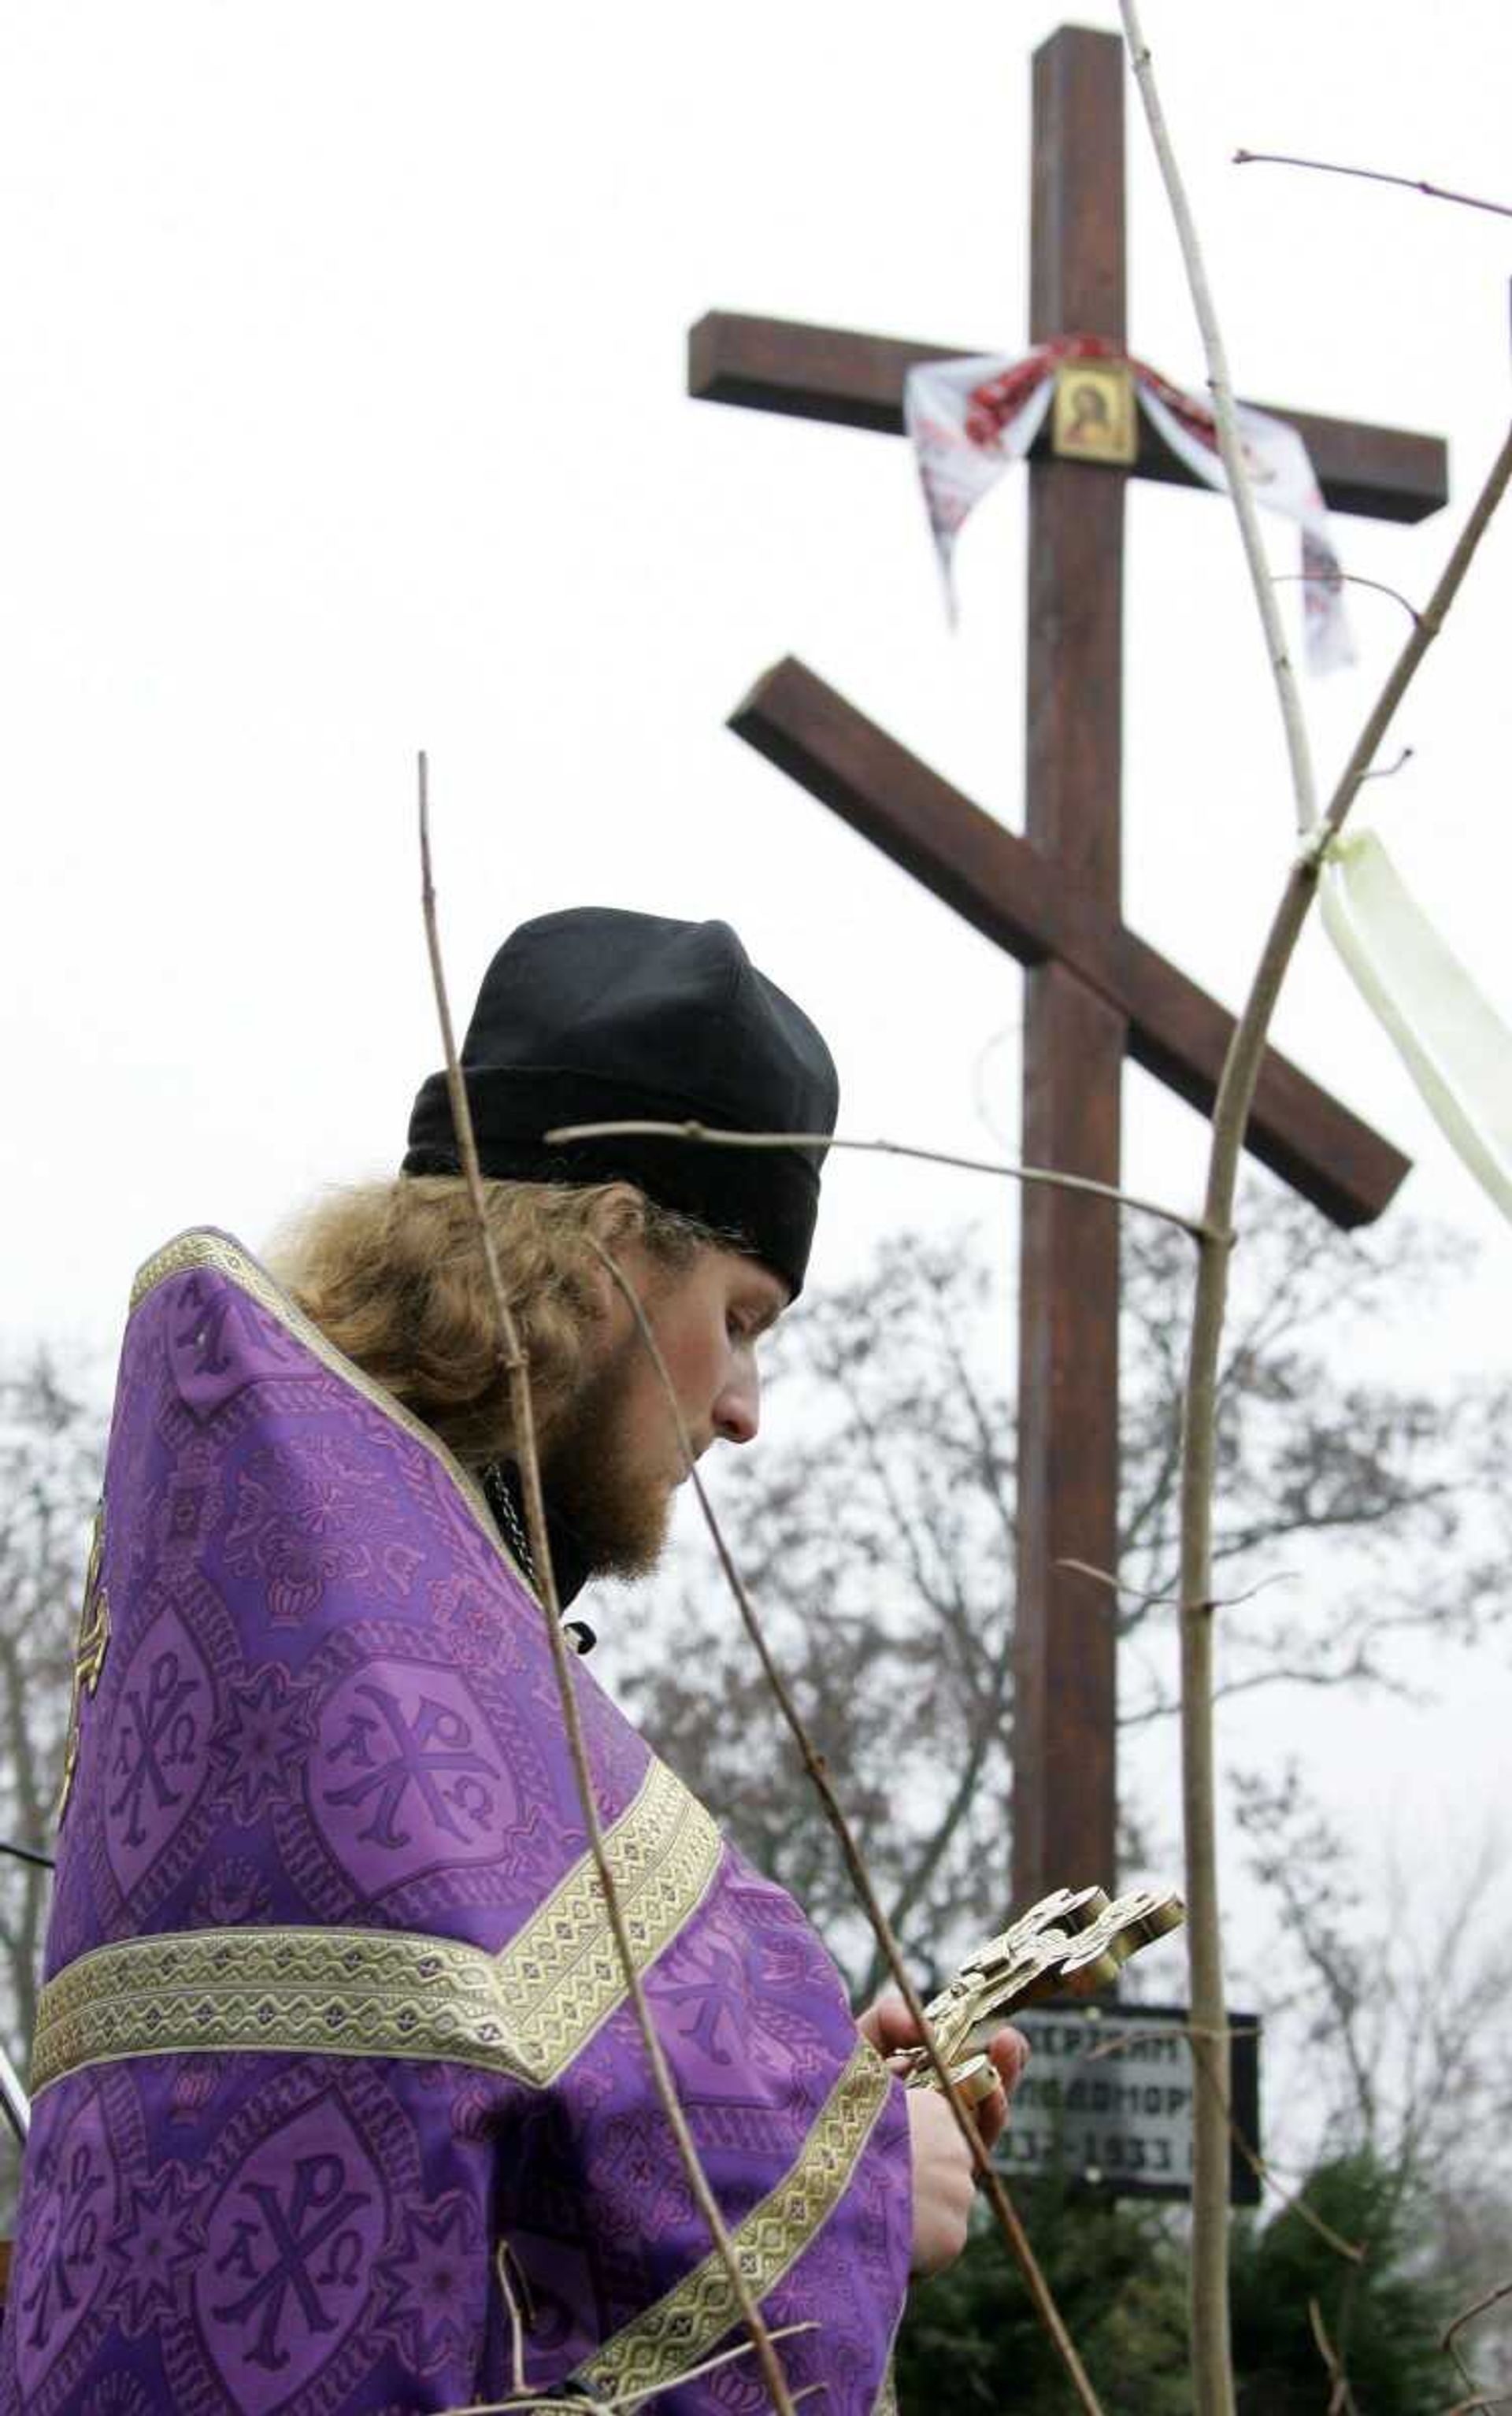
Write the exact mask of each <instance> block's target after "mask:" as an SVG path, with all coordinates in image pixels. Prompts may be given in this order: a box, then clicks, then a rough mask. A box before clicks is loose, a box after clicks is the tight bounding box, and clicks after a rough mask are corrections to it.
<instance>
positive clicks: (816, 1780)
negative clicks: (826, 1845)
mask: <svg viewBox="0 0 1512 2416" xmlns="http://www.w3.org/2000/svg"><path fill="white" fill-rule="evenodd" d="M594 1248H595V1249H596V1250H597V1254H598V1257H599V1258H600V1260H601V1261H602V1262H603V1264H604V1266H605V1267H606V1268H607V1270H608V1272H609V1274H610V1276H612V1279H613V1282H614V1284H615V1285H616V1287H617V1289H618V1291H619V1292H620V1295H621V1297H622V1298H623V1299H624V1301H625V1302H626V1304H627V1307H628V1308H629V1311H630V1314H631V1316H632V1317H633V1319H634V1321H635V1325H636V1331H637V1332H638V1334H639V1335H640V1337H641V1340H642V1343H643V1346H644V1348H645V1350H646V1351H647V1353H648V1355H649V1357H650V1359H651V1363H652V1365H653V1367H655V1369H656V1371H657V1376H658V1382H660V1385H661V1389H662V1393H663V1395H664V1396H665V1398H666V1402H667V1409H668V1413H669V1415H670V1417H671V1419H672V1424H673V1431H674V1433H675V1435H676V1437H677V1447H678V1450H679V1452H680V1453H681V1455H682V1460H683V1465H684V1468H685V1469H686V1471H687V1472H688V1477H689V1479H690V1480H691V1483H692V1487H693V1491H694V1494H695V1495H696V1497H697V1500H698V1505H699V1508H700V1510H701V1511H702V1513H703V1523H704V1525H705V1526H706V1527H707V1529H708V1532H709V1539H710V1541H711V1542H712V1544H713V1546H714V1549H715V1552H716V1554H717V1556H718V1563H719V1566H720V1568H721V1569H722V1570H723V1572H724V1577H725V1582H726V1583H727V1584H728V1586H729V1588H730V1591H731V1593H732V1594H733V1596H734V1600H735V1607H736V1608H737V1609H738V1611H739V1613H740V1617H741V1622H742V1624H743V1625H744V1627H745V1630H746V1633H747V1635H748V1637H749V1638H750V1640H751V1643H752V1644H753V1645H754V1647H755V1650H756V1656H757V1659H758V1660H759V1661H760V1663H761V1665H762V1670H763V1673H764V1677H765V1679H766V1683H767V1684H768V1685H769V1686H770V1688H771V1690H772V1693H773V1695H774V1696H775V1697H776V1699H777V1704H778V1708H779V1711H780V1712H781V1714H782V1717H783V1719H784V1720H785V1721H786V1723H787V1727H788V1730H789V1733H790V1734H791V1735H792V1737H793V1741H794V1744H796V1746H797V1748H798V1752H799V1754H800V1756H801V1757H802V1760H803V1766H804V1768H805V1770H806V1771H807V1772H808V1774H809V1779H810V1780H811V1782H812V1784H813V1787H814V1789H815V1791H816V1793H817V1794H818V1797H819V1800H820V1803H821V1804H822V1805H823V1807H824V1818H825V1819H826V1820H827V1821H828V1822H829V1825H830V1827H831V1829H832V1830H833V1831H834V1833H835V1835H836V1838H837V1840H838V1841H839V1849H840V1853H841V1855H842V1857H843V1859H844V1863H845V1867H846V1870H847V1872H848V1873H849V1875H850V1880H851V1884H852V1886H853V1887H854V1890H855V1893H856V1896H857V1898H858V1900H859V1902H860V1905H861V1909H862V1910H863V1911H864V1912H865V1914H866V1917H867V1919H868V1921H869V1923H870V1925H871V1930H872V1934H873V1936H874V1937H875V1939H876V1940H877V1943H878V1945H879V1946H880V1947H881V1949H882V1953H883V1956H884V1958H885V1962H886V1965H887V1969H888V1971H890V1972H891V1974H892V1976H893V1979H894V1980H895V1981H896V1983H897V1985H898V1988H899V1991H900V1995H901V1997H902V2000H903V2002H904V2004H905V2005H906V2006H907V2007H908V2010H909V2012H910V2014H911V2015H912V2016H913V2018H914V2021H915V2026H916V2028H917V2031H918V2036H919V2040H920V2042H921V2044H922V2046H923V2047H924V2050H925V2053H926V2056H927V2057H928V2060H929V2062H930V2067H931V2069H932V2071H933V2073H934V2076H935V2078H936V2080H937V2081H938V2082H939V2085H940V2089H941V2091H942V2093H943V2095H944V2097H945V2103H946V2104H947V2105H948V2106H949V2107H950V2110H951V2112H952V2114H953V2115H954V2117H955V2120H956V2124H957V2127H958V2129H959V2130H960V2135H961V2137H962V2138H963V2139H964V2140H965V2142H966V2145H967V2148H968V2149H969V2150H970V2152H971V2160H972V2163H973V2165H974V2166H975V2168H976V2177H977V2181H978V2183H979V2185H980V2187H981V2189H982V2191H983V2193H984V2194H985V2196H986V2198H987V2202H988V2204H989V2205H990V2208H991V2210H992V2212H993V2214H994V2216H995V2217H996V2219H997V2223H998V2226H999V2227H1000V2229H1001V2230H1002V2232H1003V2236H1004V2238H1005V2241H1006V2242H1007V2244H1008V2248H1009V2250H1010V2252H1011V2254H1012V2256H1013V2257H1014V2258H1015V2261H1016V2262H1017V2264H1018V2266H1019V2269H1020V2271H1021V2273H1022V2274H1023V2277H1024V2280H1025V2283H1026V2284H1027V2286H1028V2289H1029V2295H1030V2298H1031V2299H1032V2301H1033V2302H1034V2306H1035V2311H1036V2315H1037V2316H1038V2318H1039V2319H1040V2322H1041V2323H1042V2324H1043V2326H1044V2328H1045V2330H1046V2332H1047V2333H1049V2334H1050V2337H1051V2341H1052V2342H1053V2344H1054V2346H1055V2348H1056V2350H1057V2351H1058V2353H1059V2355H1060V2358H1061V2361H1062V2363H1063V2364H1064V2365H1065V2367H1066V2374H1067V2376H1068V2378H1069V2379H1070V2383H1071V2386H1072V2389H1073V2390H1074V2391H1075V2393H1076V2394H1077V2397H1078V2399H1079V2400H1080V2401H1081V2406H1082V2408H1084V2409H1085V2410H1086V2416H1101V2409H1100V2407H1099V2404H1098V2400H1097V2395H1096V2392H1095V2391H1094V2390H1093V2387H1092V2383H1091V2380H1090V2379H1089V2378H1088V2375H1087V2371H1086V2368H1085V2367H1084V2366H1083V2364H1082V2363H1081V2358H1080V2357H1079V2356H1078V2354H1077V2349H1076V2344H1075V2343H1074V2341H1073V2340H1072V2338H1071V2335H1070V2333H1068V2332H1067V2331H1066V2323H1065V2319H1064V2318H1063V2317H1062V2315H1061V2311H1060V2309H1059V2308H1058V2307H1057V2305H1056V2303H1055V2301H1054V2298H1053V2296H1052V2295H1051V2288H1050V2284H1049V2283H1048V2282H1047V2280H1046V2279H1045V2275H1044V2273H1043V2272H1042V2271H1041V2269H1040V2264H1039V2260H1038V2258H1037V2257H1036V2255H1035V2252H1034V2250H1033V2248H1032V2247H1031V2245H1030V2242H1029V2236H1028V2234H1027V2232H1026V2231H1025V2230H1024V2227H1023V2224H1022V2222H1021V2218H1020V2215H1019V2212H1018V2210H1017V2208H1016V2207H1015V2206H1014V2204H1013V2201H1012V2199H1011V2198H1010V2197H1009V2196H1008V2193H1007V2191H1006V2189H1005V2187H1004V2185H1003V2182H1002V2179H1001V2177H1000V2175H999V2174H998V2172H997V2169H996V2167H994V2165H993V2164H992V2161H991V2158H990V2154H989V2152H988V2151H987V2149H986V2147H985V2146H984V2145H983V2143H982V2137H981V2134H980V2133H979V2131H978V2130H977V2128H976V2125H975V2122H973V2120H972V2117H971V2112H970V2109H969V2107H968V2106H967V2105H966V2101H965V2099H964V2098H963V2097H962V2096H961V2094H960V2091H959V2090H958V2089H957V2088H956V2086H955V2084H954V2082H953V2081H952V2080H951V2077H950V2074H949V2071H948V2069H947V2068H946V2065H945V2061H944V2058H943V2057H942V2056H941V2053H940V2048H939V2043H938V2041H937V2040H936V2038H935V2035H934V2031H933V2030H932V2029H931V2028H930V2021H929V2018H928V2016H927V2015H926V2013H925V2010H924V2005H923V2001H922V2000H921V1998H920V1996H919V1993H918V1990H917V1989H916V1988H915V1986H914V1982H913V1979H912V1978H911V1976H910V1973H909V1970H908V1966H907V1964H906V1963H905V1962H904V1960H903V1953H902V1949H901V1947H900V1945H899V1942H898V1939H897V1936H896V1934H895V1932H894V1930H893V1926H892V1924H891V1922H890V1921H889V1920H888V1918H887V1915H886V1913H885V1911H884V1910H883V1907H882V1903H881V1901H880V1899H879V1897H878V1895H877V1893H876V1890H875V1888H874V1887H873V1885H872V1882H871V1875H870V1873H869V1870H868V1868H867V1865H866V1861H865V1858H864V1856H863V1855H862V1852H861V1849H860V1847H859V1845H858V1844H857V1843H856V1839H855V1835H854V1831H853V1830H852V1828H851V1824H850V1822H849V1820H847V1819H846V1817H845V1813H844V1810H843V1808H842V1807H841V1804H840V1802H839V1797H838V1796H837V1794H836V1792H835V1789H834V1788H833V1786H832V1785H831V1783H830V1778H829V1773H828V1771H827V1770H826V1768H825V1766H824V1756H823V1754H821V1753H820V1752H819V1750H818V1748H817V1747H816V1746H815V1744H814V1742H813V1739H812V1738H811V1737H810V1735H809V1730H808V1728H807V1727H806V1725H805V1722H804V1718H803V1714H802V1713H801V1712H800V1711H799V1710H798V1707H797V1704H796V1703H795V1702H794V1699H793V1695H792V1692H791V1689H790V1688H789V1686H788V1684H787V1681H786V1679H785V1678H784V1677H783V1675H782V1672H781V1671H780V1669H779V1668H778V1666H777V1663H776V1662H775V1661H774V1660H773V1658H772V1652H771V1647H770V1646H769V1645H768V1643H767V1640H766V1635H765V1631H764V1628H763V1626H762V1623H761V1621H760V1620H759V1619H758V1617H757V1615H756V1607H755V1605H754V1604H753V1602H752V1601H751V1598H750V1595H749V1593H748V1592H747V1589H746V1583H745V1579H744V1578H742V1577H741V1575H740V1572H739V1570H738V1569H737V1568H736V1566H735V1563H734V1558H733V1554H732V1552H731V1549H730V1547H729V1544H728V1543H727V1542H726V1540H725V1535H724V1531H723V1529H722V1528H721V1526H720V1524H719V1521H718V1518H717V1517H716V1515H715V1509H714V1504H713V1502H711V1501H710V1500H709V1496H708V1492H707V1489H706V1487H705V1486H704V1483H703V1477H702V1475H701V1474H700V1472H699V1467H698V1458H697V1455H696V1453H695V1452H694V1450H693V1444H692V1438H691V1437H690V1435H689V1434H688V1424H687V1421H686V1419H685V1418H684V1416H683V1412H682V1406H681V1404H680V1402H679V1401H678V1398H677V1392H676V1387H675V1386H674V1385H673V1381H672V1377H671V1375H670V1374H669V1372H668V1368H667V1363H666V1361H665V1359H664V1358H663V1357H662V1355H661V1350H660V1346H659V1344H658V1341H657V1337H656V1336H655V1334H654V1333H653V1332H652V1329H651V1321H650V1320H649V1318H648V1317H647V1316H646V1313H645V1308H644V1306H643V1302H642V1300H641V1297H640V1294H639V1293H638V1292H637V1291H636V1290H635V1288H634V1286H633V1285H632V1284H631V1283H630V1281H629V1279H628V1278H627V1276H626V1274H625V1272H624V1269H623V1268H622V1267H621V1266H620V1265H619V1264H618V1262H617V1261H615V1260H614V1259H613V1258H612V1255H611V1254H610V1252H609V1251H608V1250H606V1249H605V1248H604V1246H603V1245H602V1243H600V1242H598V1241H597V1240H596V1241H595V1242H594Z"/></svg>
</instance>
